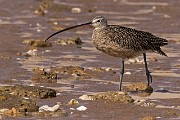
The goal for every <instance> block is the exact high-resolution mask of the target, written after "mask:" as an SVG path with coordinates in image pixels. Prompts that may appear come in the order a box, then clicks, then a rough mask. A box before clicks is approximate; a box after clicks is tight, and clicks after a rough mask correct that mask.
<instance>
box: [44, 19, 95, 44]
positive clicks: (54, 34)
mask: <svg viewBox="0 0 180 120" xmlns="http://www.w3.org/2000/svg"><path fill="white" fill-rule="evenodd" d="M88 24H92V22H87V23H83V24H80V25H75V26H72V27H68V28H65V29H63V30H60V31H57V32H55V33H53V34H52V35H50V36H49V37H47V38H46V40H45V42H46V41H48V40H49V38H51V37H53V36H54V35H56V34H59V33H61V32H64V31H66V30H70V29H73V28H76V27H80V26H83V25H88Z"/></svg>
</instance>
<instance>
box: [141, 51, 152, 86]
mask: <svg viewBox="0 0 180 120" xmlns="http://www.w3.org/2000/svg"><path fill="white" fill-rule="evenodd" d="M143 57H144V64H145V69H146V76H147V81H148V86H149V85H150V83H152V76H151V74H150V72H149V70H148V66H147V61H146V53H143Z"/></svg>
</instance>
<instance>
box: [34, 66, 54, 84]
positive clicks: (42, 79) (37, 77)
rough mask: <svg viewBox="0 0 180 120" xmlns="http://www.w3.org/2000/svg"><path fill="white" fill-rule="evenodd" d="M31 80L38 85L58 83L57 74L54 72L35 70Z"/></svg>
mask: <svg viewBox="0 0 180 120" xmlns="http://www.w3.org/2000/svg"><path fill="white" fill-rule="evenodd" d="M33 73H34V74H33V75H32V78H31V80H32V81H34V82H36V83H57V73H55V72H54V71H52V70H45V69H39V68H35V69H33Z"/></svg>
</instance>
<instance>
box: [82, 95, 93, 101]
mask: <svg viewBox="0 0 180 120" xmlns="http://www.w3.org/2000/svg"><path fill="white" fill-rule="evenodd" d="M79 99H80V100H93V98H92V97H91V96H89V95H82V96H80V97H79Z"/></svg>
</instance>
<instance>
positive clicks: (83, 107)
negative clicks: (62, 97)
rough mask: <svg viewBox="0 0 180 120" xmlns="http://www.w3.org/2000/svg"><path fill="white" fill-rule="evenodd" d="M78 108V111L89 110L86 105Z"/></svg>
mask: <svg viewBox="0 0 180 120" xmlns="http://www.w3.org/2000/svg"><path fill="white" fill-rule="evenodd" d="M77 110H78V111H85V110H87V107H85V106H80V107H78V108H77Z"/></svg>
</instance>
